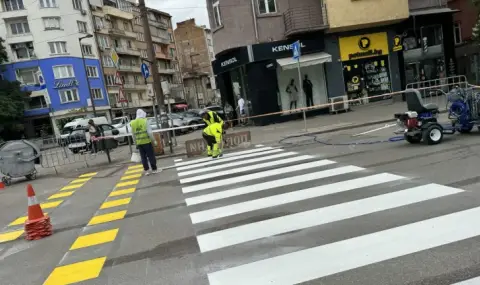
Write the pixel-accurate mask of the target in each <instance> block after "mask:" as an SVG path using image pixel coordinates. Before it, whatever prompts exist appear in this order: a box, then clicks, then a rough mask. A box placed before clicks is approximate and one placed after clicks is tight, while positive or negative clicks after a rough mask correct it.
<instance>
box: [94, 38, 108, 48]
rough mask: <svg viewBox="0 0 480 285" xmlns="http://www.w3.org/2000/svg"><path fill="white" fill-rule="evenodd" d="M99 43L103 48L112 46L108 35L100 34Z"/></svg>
mask: <svg viewBox="0 0 480 285" xmlns="http://www.w3.org/2000/svg"><path fill="white" fill-rule="evenodd" d="M97 39H98V45H99V46H101V47H103V48H109V47H110V41H109V40H108V38H107V37H106V36H98V37H97Z"/></svg>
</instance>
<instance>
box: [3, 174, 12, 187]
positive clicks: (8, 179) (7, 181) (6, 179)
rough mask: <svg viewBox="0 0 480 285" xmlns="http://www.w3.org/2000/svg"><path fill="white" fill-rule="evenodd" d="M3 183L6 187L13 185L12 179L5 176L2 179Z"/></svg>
mask: <svg viewBox="0 0 480 285" xmlns="http://www.w3.org/2000/svg"><path fill="white" fill-rule="evenodd" d="M2 182H3V183H4V184H5V185H6V186H10V184H12V179H10V178H9V177H7V176H3V177H2Z"/></svg>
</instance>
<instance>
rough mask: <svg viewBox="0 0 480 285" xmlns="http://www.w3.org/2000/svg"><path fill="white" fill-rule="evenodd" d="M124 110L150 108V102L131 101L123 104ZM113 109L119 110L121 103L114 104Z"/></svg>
mask: <svg viewBox="0 0 480 285" xmlns="http://www.w3.org/2000/svg"><path fill="white" fill-rule="evenodd" d="M124 104H125V105H124V107H125V108H142V107H151V106H152V101H151V100H132V101H128V102H126V103H124ZM112 107H113V108H121V107H122V104H121V103H115V104H113V106H112Z"/></svg>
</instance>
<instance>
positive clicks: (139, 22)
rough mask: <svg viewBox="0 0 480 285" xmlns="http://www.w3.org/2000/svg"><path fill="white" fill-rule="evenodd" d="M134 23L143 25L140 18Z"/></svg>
mask: <svg viewBox="0 0 480 285" xmlns="http://www.w3.org/2000/svg"><path fill="white" fill-rule="evenodd" d="M134 22H135V24H136V25H142V19H141V18H140V17H136V18H135V20H134Z"/></svg>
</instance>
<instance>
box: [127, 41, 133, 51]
mask: <svg viewBox="0 0 480 285" xmlns="http://www.w3.org/2000/svg"><path fill="white" fill-rule="evenodd" d="M127 48H130V49H131V48H132V41H127Z"/></svg>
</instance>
